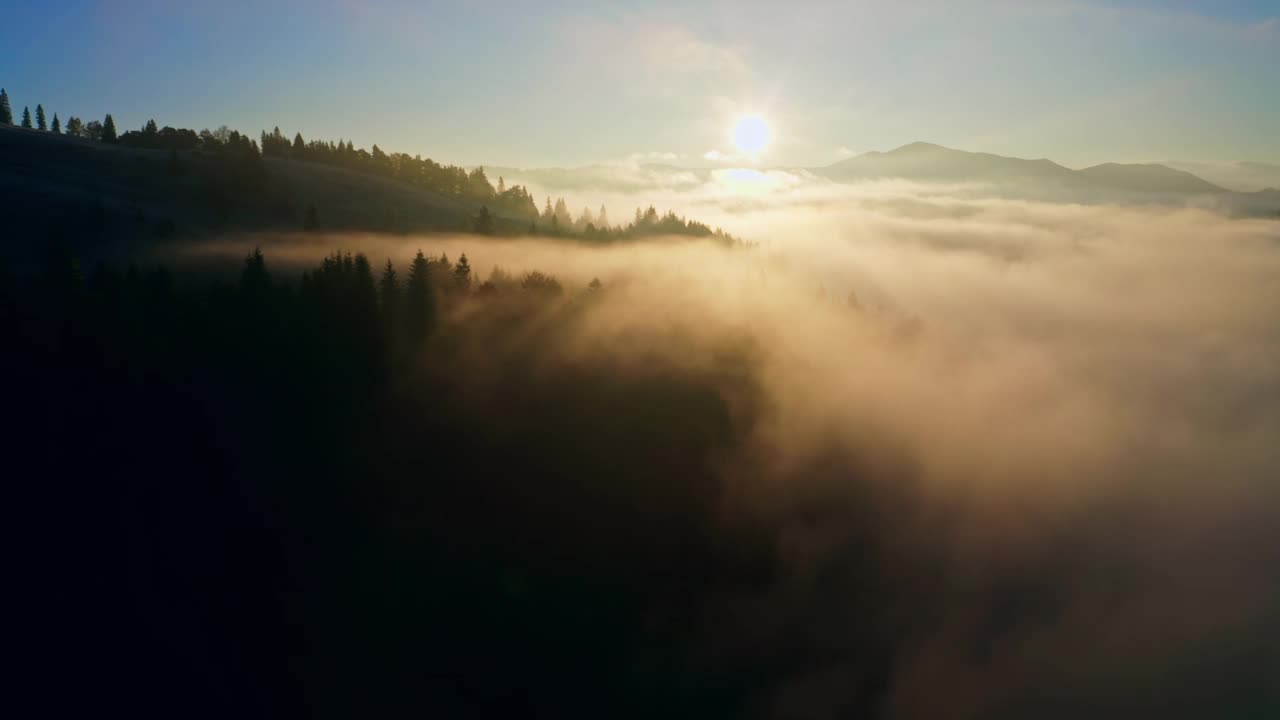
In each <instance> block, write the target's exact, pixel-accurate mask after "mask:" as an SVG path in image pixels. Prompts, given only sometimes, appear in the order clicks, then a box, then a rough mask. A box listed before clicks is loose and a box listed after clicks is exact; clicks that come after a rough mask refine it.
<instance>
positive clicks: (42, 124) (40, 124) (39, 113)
mask: <svg viewBox="0 0 1280 720" xmlns="http://www.w3.org/2000/svg"><path fill="white" fill-rule="evenodd" d="M36 129H37V130H48V129H49V123H48V122H46V121H45V117H44V105H40V104H39V103H37V104H36Z"/></svg>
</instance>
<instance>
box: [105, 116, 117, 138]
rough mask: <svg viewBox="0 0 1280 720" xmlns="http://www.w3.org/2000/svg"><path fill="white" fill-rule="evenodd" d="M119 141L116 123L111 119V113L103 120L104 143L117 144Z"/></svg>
mask: <svg viewBox="0 0 1280 720" xmlns="http://www.w3.org/2000/svg"><path fill="white" fill-rule="evenodd" d="M117 139H119V138H118V136H117V135H116V121H115V118H112V117H111V113H107V116H106V117H105V118H103V119H102V142H105V143H115V141H116V140H117Z"/></svg>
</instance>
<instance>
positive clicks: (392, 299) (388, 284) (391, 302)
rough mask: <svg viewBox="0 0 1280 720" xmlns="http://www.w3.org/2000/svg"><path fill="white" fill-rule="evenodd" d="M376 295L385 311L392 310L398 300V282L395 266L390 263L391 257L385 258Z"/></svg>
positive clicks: (389, 311)
mask: <svg viewBox="0 0 1280 720" xmlns="http://www.w3.org/2000/svg"><path fill="white" fill-rule="evenodd" d="M378 295H379V296H380V298H381V300H382V308H383V310H384V311H386V312H387V313H392V312H394V311H395V308H396V306H397V305H398V304H399V301H400V282H399V281H398V280H396V268H395V266H394V265H392V264H391V258H387V265H386V267H384V268H383V269H382V279H381V280H380V281H379V282H378Z"/></svg>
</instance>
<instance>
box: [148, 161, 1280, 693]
mask: <svg viewBox="0 0 1280 720" xmlns="http://www.w3.org/2000/svg"><path fill="white" fill-rule="evenodd" d="M711 177H712V180H711V181H710V182H709V183H708V184H706V185H704V186H703V187H700V188H698V189H694V190H691V191H688V190H686V191H676V190H670V191H662V190H659V191H657V192H652V193H649V194H646V195H645V196H644V197H645V198H646V201H645V203H644V204H645V205H648V204H649V203H650V202H653V204H655V205H658V207H659V209H663V208H665V207H673V208H676V209H677V210H678V211H681V212H688V213H689V214H690V215H691V216H693V217H698V218H700V219H703V220H706V221H709V222H711V223H712V224H720V225H722V226H724V227H725V228H726V229H727V230H729V231H730V232H733V233H734V234H735V235H737V236H740V237H744V238H746V239H747V240H750V241H753V242H755V243H756V245H755V246H754V247H752V248H746V249H744V248H732V249H726V248H721V247H716V246H712V245H707V244H699V243H690V242H682V241H678V240H672V241H670V242H654V243H646V244H635V245H610V246H605V247H588V246H584V245H582V244H574V243H570V242H557V241H547V240H540V239H537V238H521V239H505V240H501V239H495V240H482V239H478V238H476V237H450V236H424V237H405V236H388V235H359V236H354V235H325V234H320V235H255V236H248V237H237V238H234V239H229V240H223V241H217V242H211V243H206V244H204V245H201V246H199V247H198V248H196V249H194V250H188V251H183V252H182V253H180V254H179V255H177V256H173V255H169V256H168V258H169V259H170V260H171V261H172V262H175V263H177V264H179V265H181V264H182V263H183V262H190V261H193V259H194V258H199V259H200V261H202V262H203V261H205V260H207V258H208V256H210V255H214V256H222V257H227V258H231V259H233V260H237V259H238V258H241V257H243V255H244V253H245V252H246V251H247V250H248V249H249V248H251V247H253V246H254V245H261V246H262V247H263V249H264V252H266V254H267V256H268V258H269V260H270V261H271V262H274V263H276V267H277V268H280V267H282V266H285V265H288V264H289V263H295V262H296V263H298V264H299V265H308V264H311V263H313V262H314V261H316V260H318V259H319V258H320V257H321V256H322V255H323V254H324V253H326V252H329V251H331V250H336V249H343V250H352V251H360V252H364V253H366V254H367V255H368V256H369V257H370V259H371V261H372V262H373V263H374V265H375V267H377V266H380V265H381V264H382V263H383V262H384V261H385V258H391V259H393V260H394V261H395V262H396V264H397V266H402V264H403V263H404V262H406V261H407V260H408V259H409V257H410V256H411V255H412V253H413V252H415V251H416V250H418V249H419V248H421V249H422V250H423V251H425V252H427V253H428V254H429V255H437V254H439V253H442V252H443V253H447V254H448V255H449V257H450V258H451V259H455V260H456V259H457V257H458V256H460V255H461V254H462V253H464V252H465V253H466V254H467V256H468V257H469V259H470V261H471V265H472V266H473V267H474V268H475V272H476V273H477V275H478V277H479V278H480V279H483V278H484V277H485V276H486V275H488V273H489V270H490V268H491V267H493V266H500V267H502V268H504V269H506V270H509V271H512V272H517V273H518V272H521V271H525V270H533V269H538V270H542V271H544V272H549V273H552V274H554V275H556V276H557V277H559V278H560V279H561V281H562V282H564V284H565V286H566V288H567V289H568V290H569V295H570V296H571V297H573V296H576V295H579V294H581V293H583V292H585V291H584V290H583V288H584V287H585V285H586V284H587V282H589V281H590V280H591V279H592V278H599V279H600V280H601V281H602V282H603V283H604V292H603V293H601V294H600V297H599V298H596V299H595V300H593V302H592V304H591V305H590V307H589V309H588V311H587V312H586V313H585V315H584V317H583V319H582V321H581V322H579V323H577V324H576V325H575V326H574V328H573V333H572V337H571V338H570V340H569V341H567V342H565V343H564V344H563V346H562V347H561V348H559V349H558V350H557V351H556V352H558V353H560V355H561V358H562V361H563V362H588V363H601V362H607V363H609V366H610V367H611V368H614V369H615V371H616V372H619V373H626V372H628V368H630V367H636V366H639V365H640V364H650V365H651V364H653V363H659V364H667V365H670V366H673V367H679V368H682V369H685V370H688V371H691V372H698V371H699V370H700V369H703V368H708V367H712V366H715V364H716V363H717V362H718V360H717V358H718V357H719V353H721V352H722V351H723V350H724V349H725V348H726V347H734V348H740V349H741V348H746V351H745V352H746V354H747V356H748V357H750V358H751V364H750V366H749V369H748V372H749V374H750V386H751V387H752V388H754V392H755V393H757V395H755V396H753V397H751V398H738V397H726V404H727V406H728V407H730V408H739V409H741V413H742V414H743V417H741V418H739V421H740V424H741V427H743V428H744V431H743V437H742V440H741V441H740V442H738V443H736V444H735V445H734V446H733V447H732V448H731V450H730V451H728V452H726V453H725V454H724V456H723V457H719V458H717V460H716V464H717V472H718V473H719V474H720V476H721V477H722V479H723V481H724V483H725V487H726V488H727V491H726V492H725V493H724V494H723V497H722V500H721V502H722V504H723V508H722V513H723V515H724V517H725V522H726V523H727V524H728V525H734V524H735V523H739V522H747V521H748V520H749V521H750V522H760V523H763V524H764V525H765V526H766V527H769V528H771V530H772V532H773V541H774V542H775V543H776V547H777V550H778V553H779V556H780V557H781V558H782V560H783V563H784V566H785V572H783V573H782V574H780V575H779V576H777V577H776V578H774V580H773V581H772V582H771V583H770V584H769V586H768V587H767V588H765V589H763V590H761V591H759V592H754V593H744V594H743V595H742V596H734V597H725V598H716V599H715V602H714V604H709V605H708V610H707V616H706V620H705V623H704V626H703V627H702V628H700V630H699V634H698V637H697V641H696V642H695V643H694V645H693V648H692V649H691V650H690V653H691V658H692V659H691V660H690V662H691V663H694V664H695V665H697V664H699V663H702V664H706V665H708V666H715V665H716V664H717V663H721V662H731V659H732V658H741V657H751V656H760V655H781V656H785V657H787V658H798V659H797V660H796V661H795V662H791V663H784V664H783V665H784V667H783V668H782V669H781V670H780V671H779V673H778V678H777V682H776V683H775V684H772V685H770V686H769V687H768V688H767V689H765V690H762V698H763V699H762V700H761V703H762V705H761V707H762V714H765V715H770V714H772V715H776V716H779V717H808V716H818V717H822V716H829V714H830V710H831V708H838V707H840V706H841V703H842V702H843V701H846V700H849V699H850V698H852V697H854V696H856V695H857V694H858V693H861V692H863V691H865V689H866V688H865V687H860V686H859V685H858V683H857V682H853V680H852V679H853V678H855V677H856V678H859V682H863V683H865V682H870V681H868V680H866V678H867V677H868V674H869V673H868V669H867V668H865V667H851V666H849V665H847V662H848V660H847V659H844V658H847V653H846V652H845V651H846V650H849V649H851V648H858V647H864V646H866V645H867V644H873V645H875V644H887V645H888V646H889V649H888V650H887V653H886V657H888V658H891V661H890V662H889V663H888V665H887V667H885V668H883V677H880V676H878V675H875V673H870V675H873V676H876V677H879V678H880V679H879V680H876V682H882V683H883V684H884V687H885V692H886V697H887V698H888V699H887V701H886V703H885V704H884V706H883V715H884V716H885V717H892V718H915V717H922V718H923V717H938V716H940V715H945V716H948V717H992V716H1000V717H1003V716H1018V715H1020V714H1021V713H1025V712H1029V711H1030V710H1031V709H1033V708H1034V709H1035V710H1036V712H1037V713H1038V716H1042V717H1043V716H1045V713H1046V712H1047V713H1048V714H1049V715H1050V716H1052V715H1053V712H1055V711H1056V712H1060V713H1061V714H1062V715H1063V716H1072V709H1073V708H1074V709H1075V710H1080V709H1082V708H1087V707H1089V702H1088V701H1086V699H1089V701H1096V700H1098V699H1099V698H1106V702H1107V703H1109V704H1108V707H1109V708H1113V709H1114V708H1131V709H1133V711H1135V712H1155V711H1162V710H1168V709H1169V708H1171V707H1176V706H1177V705H1176V703H1186V702H1191V703H1196V702H1206V701H1209V699H1211V698H1212V699H1213V703H1214V704H1215V705H1214V706H1215V707H1220V708H1222V709H1223V710H1224V712H1227V711H1228V710H1229V707H1230V706H1229V704H1223V703H1222V701H1221V700H1220V699H1221V698H1228V697H1232V693H1233V692H1235V691H1236V690H1240V691H1242V692H1245V693H1246V696H1242V697H1244V699H1241V700H1240V702H1242V703H1243V702H1246V701H1249V700H1251V701H1254V702H1257V701H1259V700H1260V699H1261V698H1262V696H1260V695H1258V693H1263V694H1264V695H1265V693H1267V692H1272V693H1274V692H1275V691H1274V690H1266V689H1265V688H1267V687H1272V686H1273V683H1269V682H1267V681H1266V678H1268V677H1270V678H1274V677H1275V672H1276V671H1278V670H1280V668H1278V667H1277V666H1276V662H1277V658H1280V653H1278V652H1277V642H1278V641H1280V634H1278V633H1280V616H1278V615H1277V610H1276V605H1275V603H1274V598H1276V597H1277V593H1278V592H1280V570H1277V568H1280V522H1277V521H1278V520H1280V488H1277V487H1275V484H1274V481H1275V479H1276V478H1277V477H1280V442H1277V439H1278V438H1280V282H1277V280H1276V279H1277V277H1280V223H1277V222H1274V221H1262V220H1238V219H1229V218H1227V217H1224V216H1221V215H1217V214H1214V213H1212V212H1209V211H1206V210H1200V209H1195V208H1182V209H1158V208H1146V207H1133V206H1124V205H1090V206H1084V205H1067V204H1047V203H1036V202H1026V201H1010V200H1004V199H994V198H983V197H981V193H977V192H973V191H972V190H971V189H969V188H956V187H927V186H917V185H909V184H905V183H878V184H872V185H865V186H834V185H831V184H827V183H814V182H809V181H808V180H806V179H805V178H802V177H799V176H796V175H793V174H790V173H781V172H778V173H757V172H755V171H742V172H741V173H740V174H739V175H737V176H734V175H733V174H730V173H727V172H725V171H718V172H717V173H714V174H713V175H712V176H711ZM638 197H639V196H634V195H631V194H627V193H611V192H597V193H594V194H590V193H587V194H584V195H577V196H575V201H574V202H573V203H572V206H573V207H574V208H575V211H576V209H577V208H579V207H581V205H582V204H583V201H584V200H585V201H586V203H587V204H589V205H590V206H591V207H592V208H593V209H594V208H596V207H598V206H599V205H600V204H601V203H604V204H606V205H607V206H608V207H609V210H610V213H611V216H612V217H614V218H615V219H616V220H620V219H623V218H624V217H626V216H628V215H629V213H630V210H629V208H631V207H634V206H635V205H637V204H640V203H639V202H637V200H638ZM650 198H651V199H650ZM721 391H722V392H724V393H726V394H732V393H734V392H738V391H737V390H733V389H731V388H729V387H728V386H722V387H721ZM868 548H872V549H873V550H868ZM860 553H873V554H874V555H875V556H876V557H879V558H884V562H886V563H889V564H887V565H883V566H877V571H876V576H875V578H874V579H873V580H868V579H866V578H864V577H862V576H851V577H845V576H843V575H842V571H844V570H848V569H849V568H851V567H855V566H856V567H862V566H861V565H857V564H856V563H854V561H853V560H851V556H859V554H860ZM860 583H862V585H861V586H860V585H859V584H860ZM868 583H870V585H867V584H868ZM859 587H874V593H873V596H874V598H875V600H874V602H870V601H868V600H867V599H866V595H865V593H863V592H862V591H861V590H858V588H859ZM1117 678H1121V680H1117ZM1266 697H1270V698H1272V701H1273V702H1274V701H1275V698H1274V697H1272V696H1266ZM1166 703H1169V705H1166ZM1047 709H1048V710H1047ZM1055 709H1056V710H1055Z"/></svg>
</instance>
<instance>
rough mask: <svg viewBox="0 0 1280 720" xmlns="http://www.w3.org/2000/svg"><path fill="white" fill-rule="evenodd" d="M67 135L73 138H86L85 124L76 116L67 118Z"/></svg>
mask: <svg viewBox="0 0 1280 720" xmlns="http://www.w3.org/2000/svg"><path fill="white" fill-rule="evenodd" d="M67 134H68V135H70V136H71V137H84V122H83V121H81V120H80V118H78V117H76V116H75V115H72V116H71V117H69V118H67Z"/></svg>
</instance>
